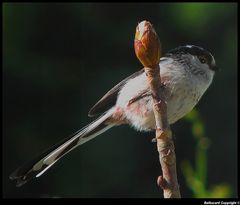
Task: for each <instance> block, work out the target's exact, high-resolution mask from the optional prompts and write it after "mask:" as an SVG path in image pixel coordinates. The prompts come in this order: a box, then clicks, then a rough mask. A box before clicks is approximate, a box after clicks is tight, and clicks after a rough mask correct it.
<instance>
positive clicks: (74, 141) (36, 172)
mask: <svg viewBox="0 0 240 205" xmlns="http://www.w3.org/2000/svg"><path fill="white" fill-rule="evenodd" d="M111 115H112V109H111V110H109V111H108V112H106V113H105V114H103V115H102V116H101V117H99V118H98V119H97V120H95V121H93V122H92V123H90V124H89V125H87V126H85V127H84V128H82V129H81V130H79V131H77V132H76V133H74V134H73V135H71V136H70V137H67V138H66V139H64V140H63V141H61V142H59V143H58V144H56V145H54V146H53V147H51V148H49V149H48V150H46V151H45V152H43V153H42V154H41V155H39V156H38V157H37V158H35V159H33V160H31V161H30V162H28V163H25V164H24V165H23V166H21V167H19V168H18V169H17V170H15V171H14V172H13V173H12V174H11V175H10V179H11V180H16V181H17V182H16V186H17V187H20V186H22V185H23V184H25V183H26V182H28V181H29V180H30V179H32V178H34V177H39V176H41V175H42V174H43V173H44V172H45V171H47V170H48V169H49V168H50V167H51V166H52V165H53V164H55V163H56V162H57V161H58V160H59V159H60V158H62V157H63V156H64V155H66V154H67V153H68V152H70V151H71V150H73V149H74V148H76V147H77V146H79V145H82V144H83V143H85V142H87V141H89V140H91V139H93V138H94V137H96V136H98V135H100V134H101V133H103V132H105V131H106V130H108V129H109V128H111V127H112V126H114V125H113V124H106V123H105V122H106V120H107V119H108V118H109V117H110V116H111Z"/></svg>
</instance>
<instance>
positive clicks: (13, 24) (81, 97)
mask: <svg viewBox="0 0 240 205" xmlns="http://www.w3.org/2000/svg"><path fill="white" fill-rule="evenodd" d="M2 17H3V21H2V22H3V38H2V42H3V47H2V49H3V62H2V65H3V70H2V74H3V77H2V84H3V89H2V91H3V107H2V109H3V115H2V119H3V120H2V122H3V124H2V127H3V131H2V135H3V138H2V139H3V147H2V148H3V174H2V176H3V196H4V197H11V198H16V197H21V198H24V197H27V198H29V197H30V198H32V197H95V198H96V197H145V198H147V197H156V198H159V197H162V192H161V191H159V189H157V185H156V177H157V176H159V172H160V167H159V162H158V153H157V150H156V145H155V144H153V143H151V139H152V137H153V135H154V133H139V132H136V131H134V130H133V129H130V128H129V127H128V126H120V127H116V128H113V129H111V130H109V131H108V132H106V133H104V134H103V135H101V136H99V137H97V138H96V139H94V140H93V141H90V142H89V143H87V144H85V145H83V146H81V147H80V148H79V149H76V150H74V151H73V152H72V153H71V154H69V155H68V156H66V157H64V158H63V159H62V160H61V161H59V163H56V165H55V166H53V167H52V168H51V169H50V170H49V171H48V172H47V173H46V174H45V175H43V176H42V177H40V178H38V179H36V180H33V181H32V182H29V183H28V184H26V185H25V186H23V187H22V188H20V189H18V188H16V187H15V186H14V183H13V182H11V181H9V179H8V176H9V174H10V173H11V172H12V171H13V170H14V169H15V168H16V167H17V166H18V165H21V164H22V163H24V162H25V161H27V160H30V159H31V158H32V157H34V156H36V155H38V154H39V153H40V152H42V151H43V150H44V149H46V148H47V147H49V146H51V145H53V144H54V143H56V142H57V141H59V140H61V139H62V138H64V137H65V136H67V135H69V134H71V133H72V132H74V131H76V130H77V129H80V128H81V127H83V126H85V125H86V124H87V123H89V122H91V120H92V119H89V118H88V117H87V113H88V110H89V109H90V108H91V106H92V105H94V103H95V102H96V101H97V100H98V99H99V98H101V96H103V95H104V93H105V92H107V91H108V89H110V88H111V87H113V86H114V85H115V84H117V83H118V82H119V81H121V80H122V79H123V78H125V77H127V76H128V75H130V74H132V73H133V72H136V71H138V70H139V69H141V65H140V63H139V62H138V60H137V58H136V56H135V53H134V49H133V39H134V34H135V28H136V25H137V23H138V22H140V21H142V20H144V19H146V20H149V21H151V22H152V23H153V25H154V27H155V28H156V31H157V33H158V35H159V36H160V40H161V42H162V48H163V54H164V53H166V52H167V51H168V50H170V49H173V48H175V47H177V46H179V45H184V44H195V45H198V46H202V47H204V48H206V49H208V50H210V51H211V52H212V53H213V55H214V57H215V60H216V62H217V65H218V67H219V68H220V72H218V73H216V75H215V78H214V80H213V83H212V85H211V86H210V88H209V89H208V90H207V92H206V93H205V94H204V96H203V98H202V99H201V100H200V102H199V104H198V105H197V110H198V112H199V113H201V122H199V121H194V123H193V124H192V123H191V124H190V123H188V122H186V121H184V120H179V121H178V122H177V123H175V124H174V125H172V130H173V133H174V135H175V148H176V155H177V169H178V179H179V184H180V186H181V194H182V196H183V197H188V198H191V197H200V195H201V196H203V192H205V194H210V193H211V196H213V197H216V196H220V194H219V192H223V193H224V194H221V196H226V197H227V196H232V197H236V196H237V195H238V193H237V178H238V177H237V176H238V170H237V48H238V41H237V31H238V30H237V29H238V28H237V3H3V4H2ZM202 122H204V126H203V124H202ZM191 126H193V128H192V129H193V132H194V134H193V133H192V132H190V131H189V130H190V127H191ZM205 133H207V135H208V136H211V149H208V152H207V155H206V153H205V151H206V146H207V145H208V143H209V141H210V139H209V138H206V136H205ZM198 136H204V138H202V137H201V140H199V139H198V138H197V137H198ZM196 144H197V146H196ZM194 153H196V157H195V156H194ZM203 153H205V154H203ZM183 161H185V162H187V165H185V166H184V167H185V169H184V170H185V172H186V171H188V172H192V173H190V176H192V178H191V180H198V181H200V180H201V183H199V184H200V186H202V188H201V190H202V191H201V192H200V194H197V193H199V192H194V191H193V190H192V189H196V187H195V186H194V187H192V188H191V190H190V189H189V181H188V180H190V179H189V178H187V179H188V180H187V181H186V177H185V175H183V173H182V171H181V169H180V165H181V164H182V162H183ZM206 162H207V163H206ZM193 163H195V164H196V165H195V166H192V164H193ZM189 170H190V171H189ZM185 174H186V173H185ZM193 178H194V179H193ZM194 183H197V182H194ZM222 183H226V184H227V185H229V186H230V187H231V192H229V194H227V192H228V191H227V189H228V188H227V189H226V187H225V188H222V187H221V186H222V185H221V184H222ZM216 184H217V185H218V187H217V188H215V190H213V191H211V187H214V186H215V185H216ZM224 189H226V191H224ZM208 196H210V195H208Z"/></svg>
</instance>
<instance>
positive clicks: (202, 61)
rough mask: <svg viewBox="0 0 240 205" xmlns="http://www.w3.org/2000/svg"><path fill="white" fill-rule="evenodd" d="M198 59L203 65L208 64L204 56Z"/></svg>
mask: <svg viewBox="0 0 240 205" xmlns="http://www.w3.org/2000/svg"><path fill="white" fill-rule="evenodd" d="M198 59H199V61H200V62H201V63H202V64H203V63H206V62H207V61H206V58H205V57H204V56H198Z"/></svg>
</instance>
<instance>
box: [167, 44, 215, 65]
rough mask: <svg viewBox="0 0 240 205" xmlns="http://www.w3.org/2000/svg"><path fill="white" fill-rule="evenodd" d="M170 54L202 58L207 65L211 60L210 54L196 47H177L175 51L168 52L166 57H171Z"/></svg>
mask: <svg viewBox="0 0 240 205" xmlns="http://www.w3.org/2000/svg"><path fill="white" fill-rule="evenodd" d="M172 54H179V55H181V54H191V55H194V56H204V57H205V58H206V60H207V62H208V63H211V60H212V57H211V54H210V52H209V51H207V50H205V49H203V48H201V47H198V46H191V47H188V46H179V47H177V48H175V49H172V50H170V51H169V52H168V53H167V56H171V55H172Z"/></svg>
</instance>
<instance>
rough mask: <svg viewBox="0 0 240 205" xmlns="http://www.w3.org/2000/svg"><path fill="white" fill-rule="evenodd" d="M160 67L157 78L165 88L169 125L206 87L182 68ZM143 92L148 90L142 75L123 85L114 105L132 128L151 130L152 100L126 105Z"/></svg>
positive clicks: (144, 76)
mask: <svg viewBox="0 0 240 205" xmlns="http://www.w3.org/2000/svg"><path fill="white" fill-rule="evenodd" d="M160 65H161V69H160V72H161V78H162V81H163V82H164V84H165V91H166V92H165V96H166V101H167V105H168V110H167V112H168V121H169V123H170V124H172V123H174V122H176V121H177V120H178V119H180V118H182V117H183V116H184V115H185V114H187V113H188V112H190V111H191V110H192V109H193V107H194V106H195V105H196V104H197V102H198V101H199V99H200V98H201V96H202V95H203V93H204V92H205V90H206V89H207V87H208V86H209V85H206V83H202V82H201V79H198V78H196V77H195V76H192V74H191V73H189V72H187V71H186V70H185V69H184V68H182V69H181V68H179V67H177V66H176V65H173V64H171V63H161V64H160ZM209 84H210V83H209ZM144 90H149V87H148V82H147V77H146V75H145V73H143V74H141V75H139V76H138V77H135V78H133V79H131V80H129V81H128V82H127V83H126V85H125V86H124V87H123V88H122V90H121V91H120V93H119V96H118V100H117V103H116V105H117V107H120V108H122V109H123V110H124V114H125V117H126V119H127V120H128V121H129V122H130V124H131V125H133V127H135V128H136V129H138V130H151V129H155V118H154V113H153V109H152V107H153V101H152V97H151V96H150V95H148V96H146V97H143V98H141V99H139V100H137V101H135V102H134V103H131V104H129V101H130V100H131V99H133V98H134V97H135V96H137V95H139V94H141V93H142V92H143V91H144Z"/></svg>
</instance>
